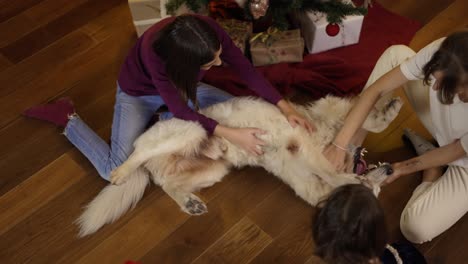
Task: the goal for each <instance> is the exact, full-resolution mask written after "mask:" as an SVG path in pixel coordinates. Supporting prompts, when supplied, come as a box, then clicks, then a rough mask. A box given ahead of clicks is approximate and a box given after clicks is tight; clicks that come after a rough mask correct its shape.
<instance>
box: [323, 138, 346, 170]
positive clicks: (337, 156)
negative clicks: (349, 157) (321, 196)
mask: <svg viewBox="0 0 468 264" xmlns="http://www.w3.org/2000/svg"><path fill="white" fill-rule="evenodd" d="M323 155H324V156H325V158H326V159H327V160H328V161H329V162H330V164H331V165H332V166H333V168H335V169H336V171H338V172H343V171H345V170H346V169H347V168H348V167H349V166H348V165H349V164H347V162H346V151H345V150H343V149H340V148H338V147H337V146H335V145H333V144H330V145H328V146H327V147H326V148H325V150H324V151H323Z"/></svg>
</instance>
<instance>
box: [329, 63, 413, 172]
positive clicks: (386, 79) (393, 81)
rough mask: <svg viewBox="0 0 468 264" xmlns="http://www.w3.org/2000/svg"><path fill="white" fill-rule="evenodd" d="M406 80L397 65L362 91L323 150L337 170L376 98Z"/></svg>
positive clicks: (342, 163)
mask: <svg viewBox="0 0 468 264" xmlns="http://www.w3.org/2000/svg"><path fill="white" fill-rule="evenodd" d="M407 81H408V79H406V77H405V76H404V75H403V73H402V72H401V70H400V67H399V66H398V67H395V68H393V69H392V70H391V71H389V72H388V73H386V74H384V75H383V76H382V77H380V78H379V79H378V80H377V81H375V82H374V83H373V84H372V85H371V86H369V87H368V88H367V89H366V90H364V91H363V93H362V94H361V96H360V97H359V100H358V102H357V103H356V104H355V105H354V107H353V108H352V109H351V111H350V112H349V114H348V116H347V117H346V119H345V122H344V125H343V127H342V128H341V130H340V132H338V134H337V135H336V137H335V140H334V141H333V143H334V144H331V145H329V146H328V147H327V148H325V150H324V152H323V154H324V155H325V157H326V158H327V159H328V160H329V161H330V163H331V164H332V165H333V166H334V167H335V168H336V169H337V170H343V169H344V167H345V158H346V153H345V149H347V146H348V144H349V143H350V141H351V139H352V137H353V136H354V134H355V133H356V132H357V131H358V129H360V128H361V127H362V124H363V123H364V121H365V120H366V118H367V116H368V115H369V112H370V111H371V110H372V108H373V107H374V105H375V103H376V102H377V100H378V99H379V98H380V97H381V96H382V95H383V94H385V93H388V92H391V91H393V90H395V89H397V88H398V87H400V86H401V85H403V84H405V83H406V82H407Z"/></svg>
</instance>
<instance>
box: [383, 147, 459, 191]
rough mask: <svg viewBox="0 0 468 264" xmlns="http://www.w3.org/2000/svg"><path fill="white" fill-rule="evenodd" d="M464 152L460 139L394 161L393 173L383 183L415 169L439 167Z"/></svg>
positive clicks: (456, 158)
mask: <svg viewBox="0 0 468 264" xmlns="http://www.w3.org/2000/svg"><path fill="white" fill-rule="evenodd" d="M466 154H467V153H466V152H465V150H464V149H463V146H462V144H461V142H460V140H457V141H455V142H453V143H451V144H448V145H445V146H443V147H440V148H436V149H433V150H431V151H428V152H426V153H424V154H423V155H421V156H418V157H415V158H412V159H409V160H405V161H402V162H397V163H394V164H393V165H392V166H393V174H392V175H391V176H390V177H389V178H387V180H385V184H388V183H391V182H393V181H394V180H396V179H397V178H399V177H400V176H404V175H408V174H411V173H414V172H417V171H422V170H426V169H430V168H435V167H440V166H443V165H447V164H448V163H450V162H452V161H455V160H458V159H460V158H463V157H465V156H466Z"/></svg>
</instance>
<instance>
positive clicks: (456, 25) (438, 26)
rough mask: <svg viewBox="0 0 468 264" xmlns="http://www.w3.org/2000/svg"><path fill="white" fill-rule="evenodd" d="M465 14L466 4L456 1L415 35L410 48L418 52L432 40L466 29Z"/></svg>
mask: <svg viewBox="0 0 468 264" xmlns="http://www.w3.org/2000/svg"><path fill="white" fill-rule="evenodd" d="M467 13H468V2H467V1H465V0H456V1H455V2H453V3H452V4H451V5H450V6H449V7H447V8H446V9H445V10H443V11H442V12H440V13H439V14H438V15H437V16H436V17H434V18H433V19H432V20H431V21H430V22H429V23H428V24H426V25H425V26H424V27H423V28H421V29H420V30H419V31H418V32H417V33H416V35H415V36H414V38H413V40H412V41H411V42H410V47H411V48H412V49H414V50H420V49H421V48H423V47H425V46H426V45H427V44H429V43H431V42H432V41H433V40H436V39H438V38H441V37H444V36H447V35H449V34H450V33H451V32H454V31H456V30H459V29H462V28H464V27H466V26H467V25H468V16H467V15H466V14H467Z"/></svg>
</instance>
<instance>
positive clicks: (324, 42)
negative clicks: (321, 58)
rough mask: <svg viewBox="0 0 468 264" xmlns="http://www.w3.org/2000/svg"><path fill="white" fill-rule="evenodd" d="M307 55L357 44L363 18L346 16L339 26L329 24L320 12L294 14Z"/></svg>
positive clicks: (360, 16)
mask: <svg viewBox="0 0 468 264" xmlns="http://www.w3.org/2000/svg"><path fill="white" fill-rule="evenodd" d="M296 17H297V18H298V20H299V24H300V27H301V31H302V35H303V37H304V41H305V45H306V47H307V50H308V51H309V53H319V52H322V51H326V50H331V49H334V48H338V47H343V46H347V45H352V44H356V43H358V42H359V36H360V34H361V28H362V22H363V20H364V16H362V15H352V16H346V17H345V18H344V19H343V21H342V23H341V24H330V23H328V21H327V16H326V15H325V14H324V13H321V12H315V11H309V12H304V11H300V12H298V13H297V14H296Z"/></svg>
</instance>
